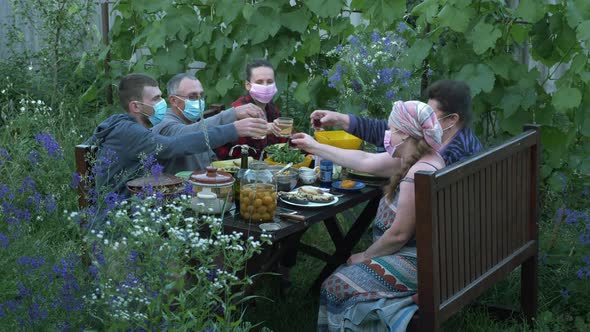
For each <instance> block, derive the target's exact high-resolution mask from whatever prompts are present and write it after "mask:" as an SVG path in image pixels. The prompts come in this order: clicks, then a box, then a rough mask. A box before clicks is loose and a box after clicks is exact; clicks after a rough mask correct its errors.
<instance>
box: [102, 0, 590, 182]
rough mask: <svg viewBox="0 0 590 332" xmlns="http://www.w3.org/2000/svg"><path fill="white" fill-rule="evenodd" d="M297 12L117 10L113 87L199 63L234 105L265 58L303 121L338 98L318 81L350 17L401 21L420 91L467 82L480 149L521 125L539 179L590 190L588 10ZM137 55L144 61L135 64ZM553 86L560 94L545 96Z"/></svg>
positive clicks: (497, 5) (284, 4)
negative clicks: (571, 181) (537, 148)
mask: <svg viewBox="0 0 590 332" xmlns="http://www.w3.org/2000/svg"><path fill="white" fill-rule="evenodd" d="M291 3H292V2H290V1H288V0H274V1H232V0H217V1H211V0H209V1H207V0H205V1H198V2H197V3H196V4H195V2H194V1H176V2H170V1H165V0H160V1H149V2H148V1H118V2H117V3H116V4H115V5H114V7H113V11H114V12H115V13H117V15H116V18H115V21H114V24H113V28H112V31H111V32H112V35H111V40H112V43H111V45H110V50H109V51H110V52H111V55H112V58H113V61H112V63H111V65H112V66H113V71H112V73H111V78H112V79H113V81H114V80H116V79H117V78H119V77H121V76H122V75H124V74H126V73H127V72H132V71H142V72H148V73H150V74H152V75H154V76H155V77H158V78H159V79H160V80H161V81H162V82H165V81H166V80H167V79H168V78H169V77H170V76H171V75H173V74H175V73H178V72H181V71H185V70H187V69H188V67H187V66H188V64H190V63H191V62H193V61H203V62H205V63H206V67H205V68H204V69H202V70H201V71H199V73H198V76H199V78H200V79H201V81H202V83H203V84H204V86H205V89H206V91H207V93H208V96H209V97H210V100H214V101H220V100H222V101H223V102H225V103H226V104H228V103H230V102H231V101H233V100H234V99H235V98H236V97H237V96H239V95H240V94H242V93H243V88H242V86H243V83H242V82H243V79H244V76H243V75H244V74H243V71H244V68H245V64H246V63H247V62H248V61H250V60H251V59H254V58H258V57H264V56H266V57H267V58H268V59H269V60H270V61H271V62H272V63H273V65H274V66H276V73H277V83H278V87H279V89H281V90H280V91H281V92H282V93H283V94H286V95H287V99H289V98H292V99H294V100H295V101H296V102H298V103H300V104H303V105H307V107H306V108H305V109H306V112H303V113H304V114H305V115H307V114H309V112H310V111H311V109H312V108H313V107H322V106H324V107H325V106H326V105H328V104H329V101H330V99H333V98H335V97H337V96H336V91H335V90H334V89H329V88H327V84H326V82H325V79H324V77H322V76H321V75H320V74H319V73H320V69H323V68H327V67H329V66H330V65H331V63H330V59H327V58H326V57H325V56H324V54H325V53H326V52H327V51H328V50H331V49H332V48H334V47H335V46H336V45H338V44H340V43H345V42H346V38H347V37H348V36H349V35H351V34H352V33H353V32H354V31H355V30H354V29H355V27H354V26H353V25H351V23H350V19H349V18H348V16H349V15H350V13H351V12H361V13H362V16H363V18H366V19H367V22H368V26H367V27H366V28H367V29H380V30H381V31H386V30H394V29H395V26H396V25H397V24H398V23H399V22H400V21H401V20H405V21H406V22H407V23H408V24H409V25H410V26H412V27H413V30H414V32H415V33H414V34H413V35H410V39H409V40H408V43H409V44H410V46H411V48H410V50H409V57H408V59H409V62H411V63H410V65H411V66H413V67H414V68H415V69H416V70H419V71H423V72H424V73H426V72H428V71H429V70H430V71H431V72H432V76H430V77H429V76H427V75H423V86H426V85H427V83H428V82H429V81H430V80H433V79H434V80H435V79H439V78H453V79H460V80H465V81H466V82H468V84H469V85H470V87H471V89H472V94H473V97H474V111H475V113H476V116H475V128H476V129H477V132H478V133H479V135H480V137H482V138H483V139H484V140H485V141H487V142H488V143H492V142H494V141H497V140H500V139H503V138H505V137H506V136H508V135H514V134H516V133H518V132H520V131H521V130H522V125H523V124H525V123H536V124H540V125H542V126H543V130H542V132H543V134H542V140H543V146H544V148H545V152H546V153H545V154H544V155H543V160H544V162H545V167H544V168H543V172H542V176H543V178H544V179H545V180H547V181H548V183H550V184H551V185H552V186H553V188H554V189H557V190H559V189H562V188H561V187H560V186H561V181H559V178H558V172H556V171H564V170H568V173H576V174H578V175H579V174H582V175H583V176H582V179H583V181H585V182H586V183H588V182H589V181H588V178H587V175H588V174H590V159H588V156H590V146H589V145H588V144H586V143H587V142H588V138H589V137H590V112H589V111H588V109H589V107H588V106H590V94H588V93H587V92H588V90H589V82H590V66H589V63H588V50H587V47H585V45H586V44H587V43H588V41H590V5H589V4H588V2H587V1H585V0H567V1H557V4H548V2H547V1H534V0H522V1H520V3H519V4H518V6H517V7H516V8H510V7H508V6H507V4H506V3H505V1H501V0H479V1H470V0H425V1H422V2H415V1H409V2H408V3H406V1H405V0H387V1H386V0H378V1H369V0H354V1H352V2H351V4H350V7H347V6H346V1H342V0H308V1H295V2H294V3H295V4H294V5H291ZM406 12H407V13H409V14H406ZM359 28H360V29H362V28H364V26H361V27H357V29H359ZM138 50H141V51H142V52H141V54H143V55H141V56H140V57H138V58H137V61H133V62H130V61H129V59H131V58H132V55H133V54H135V53H136V52H137V51H138ZM527 50H530V53H531V55H532V58H533V59H534V60H535V61H538V62H539V63H542V64H544V65H546V66H547V67H549V68H550V70H549V72H548V73H547V74H543V73H541V72H540V71H539V70H538V69H537V68H536V67H532V68H529V65H528V64H526V63H522V62H520V61H518V59H517V57H518V56H517V55H518V54H521V53H523V52H525V53H526V51H527ZM146 51H147V52H146ZM146 54H147V55H146ZM102 55H103V56H105V55H106V52H103V53H102ZM557 66H565V67H564V68H567V69H566V70H565V72H564V74H563V75H562V76H561V77H555V75H554V74H555V69H556V68H557ZM550 81H552V82H554V84H555V88H556V91H555V92H550V93H549V92H547V90H546V89H545V88H544V86H545V85H546V83H548V82H550ZM292 83H296V84H293V85H292ZM288 101H289V100H287V103H288ZM285 111H286V112H287V113H288V112H289V109H287V110H285ZM564 147H566V148H564Z"/></svg>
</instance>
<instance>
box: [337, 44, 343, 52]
mask: <svg viewBox="0 0 590 332" xmlns="http://www.w3.org/2000/svg"><path fill="white" fill-rule="evenodd" d="M342 49H343V47H342V44H338V46H336V52H342Z"/></svg>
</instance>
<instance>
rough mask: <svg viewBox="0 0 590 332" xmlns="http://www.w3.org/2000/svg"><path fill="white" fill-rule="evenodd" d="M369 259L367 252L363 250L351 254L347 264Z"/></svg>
mask: <svg viewBox="0 0 590 332" xmlns="http://www.w3.org/2000/svg"><path fill="white" fill-rule="evenodd" d="M367 259H368V258H367V257H365V252H364V251H362V252H359V253H356V254H353V255H351V256H350V257H349V258H348V261H346V264H348V265H354V264H358V263H362V262H364V261H366V260H367Z"/></svg>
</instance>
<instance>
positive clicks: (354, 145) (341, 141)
mask: <svg viewBox="0 0 590 332" xmlns="http://www.w3.org/2000/svg"><path fill="white" fill-rule="evenodd" d="M314 136H315V139H316V141H318V142H320V143H322V144H327V145H331V146H335V147H337V148H342V149H350V150H357V149H358V148H359V147H360V146H361V143H362V142H363V141H362V140H361V139H360V138H358V137H356V136H354V135H351V134H349V133H347V132H345V131H344V130H332V131H316V132H315V134H314Z"/></svg>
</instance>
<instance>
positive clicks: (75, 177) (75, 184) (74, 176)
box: [70, 172, 82, 188]
mask: <svg viewBox="0 0 590 332" xmlns="http://www.w3.org/2000/svg"><path fill="white" fill-rule="evenodd" d="M80 181H82V177H81V176H80V173H78V172H76V173H72V182H70V187H71V188H76V187H78V185H79V184H80Z"/></svg>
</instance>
